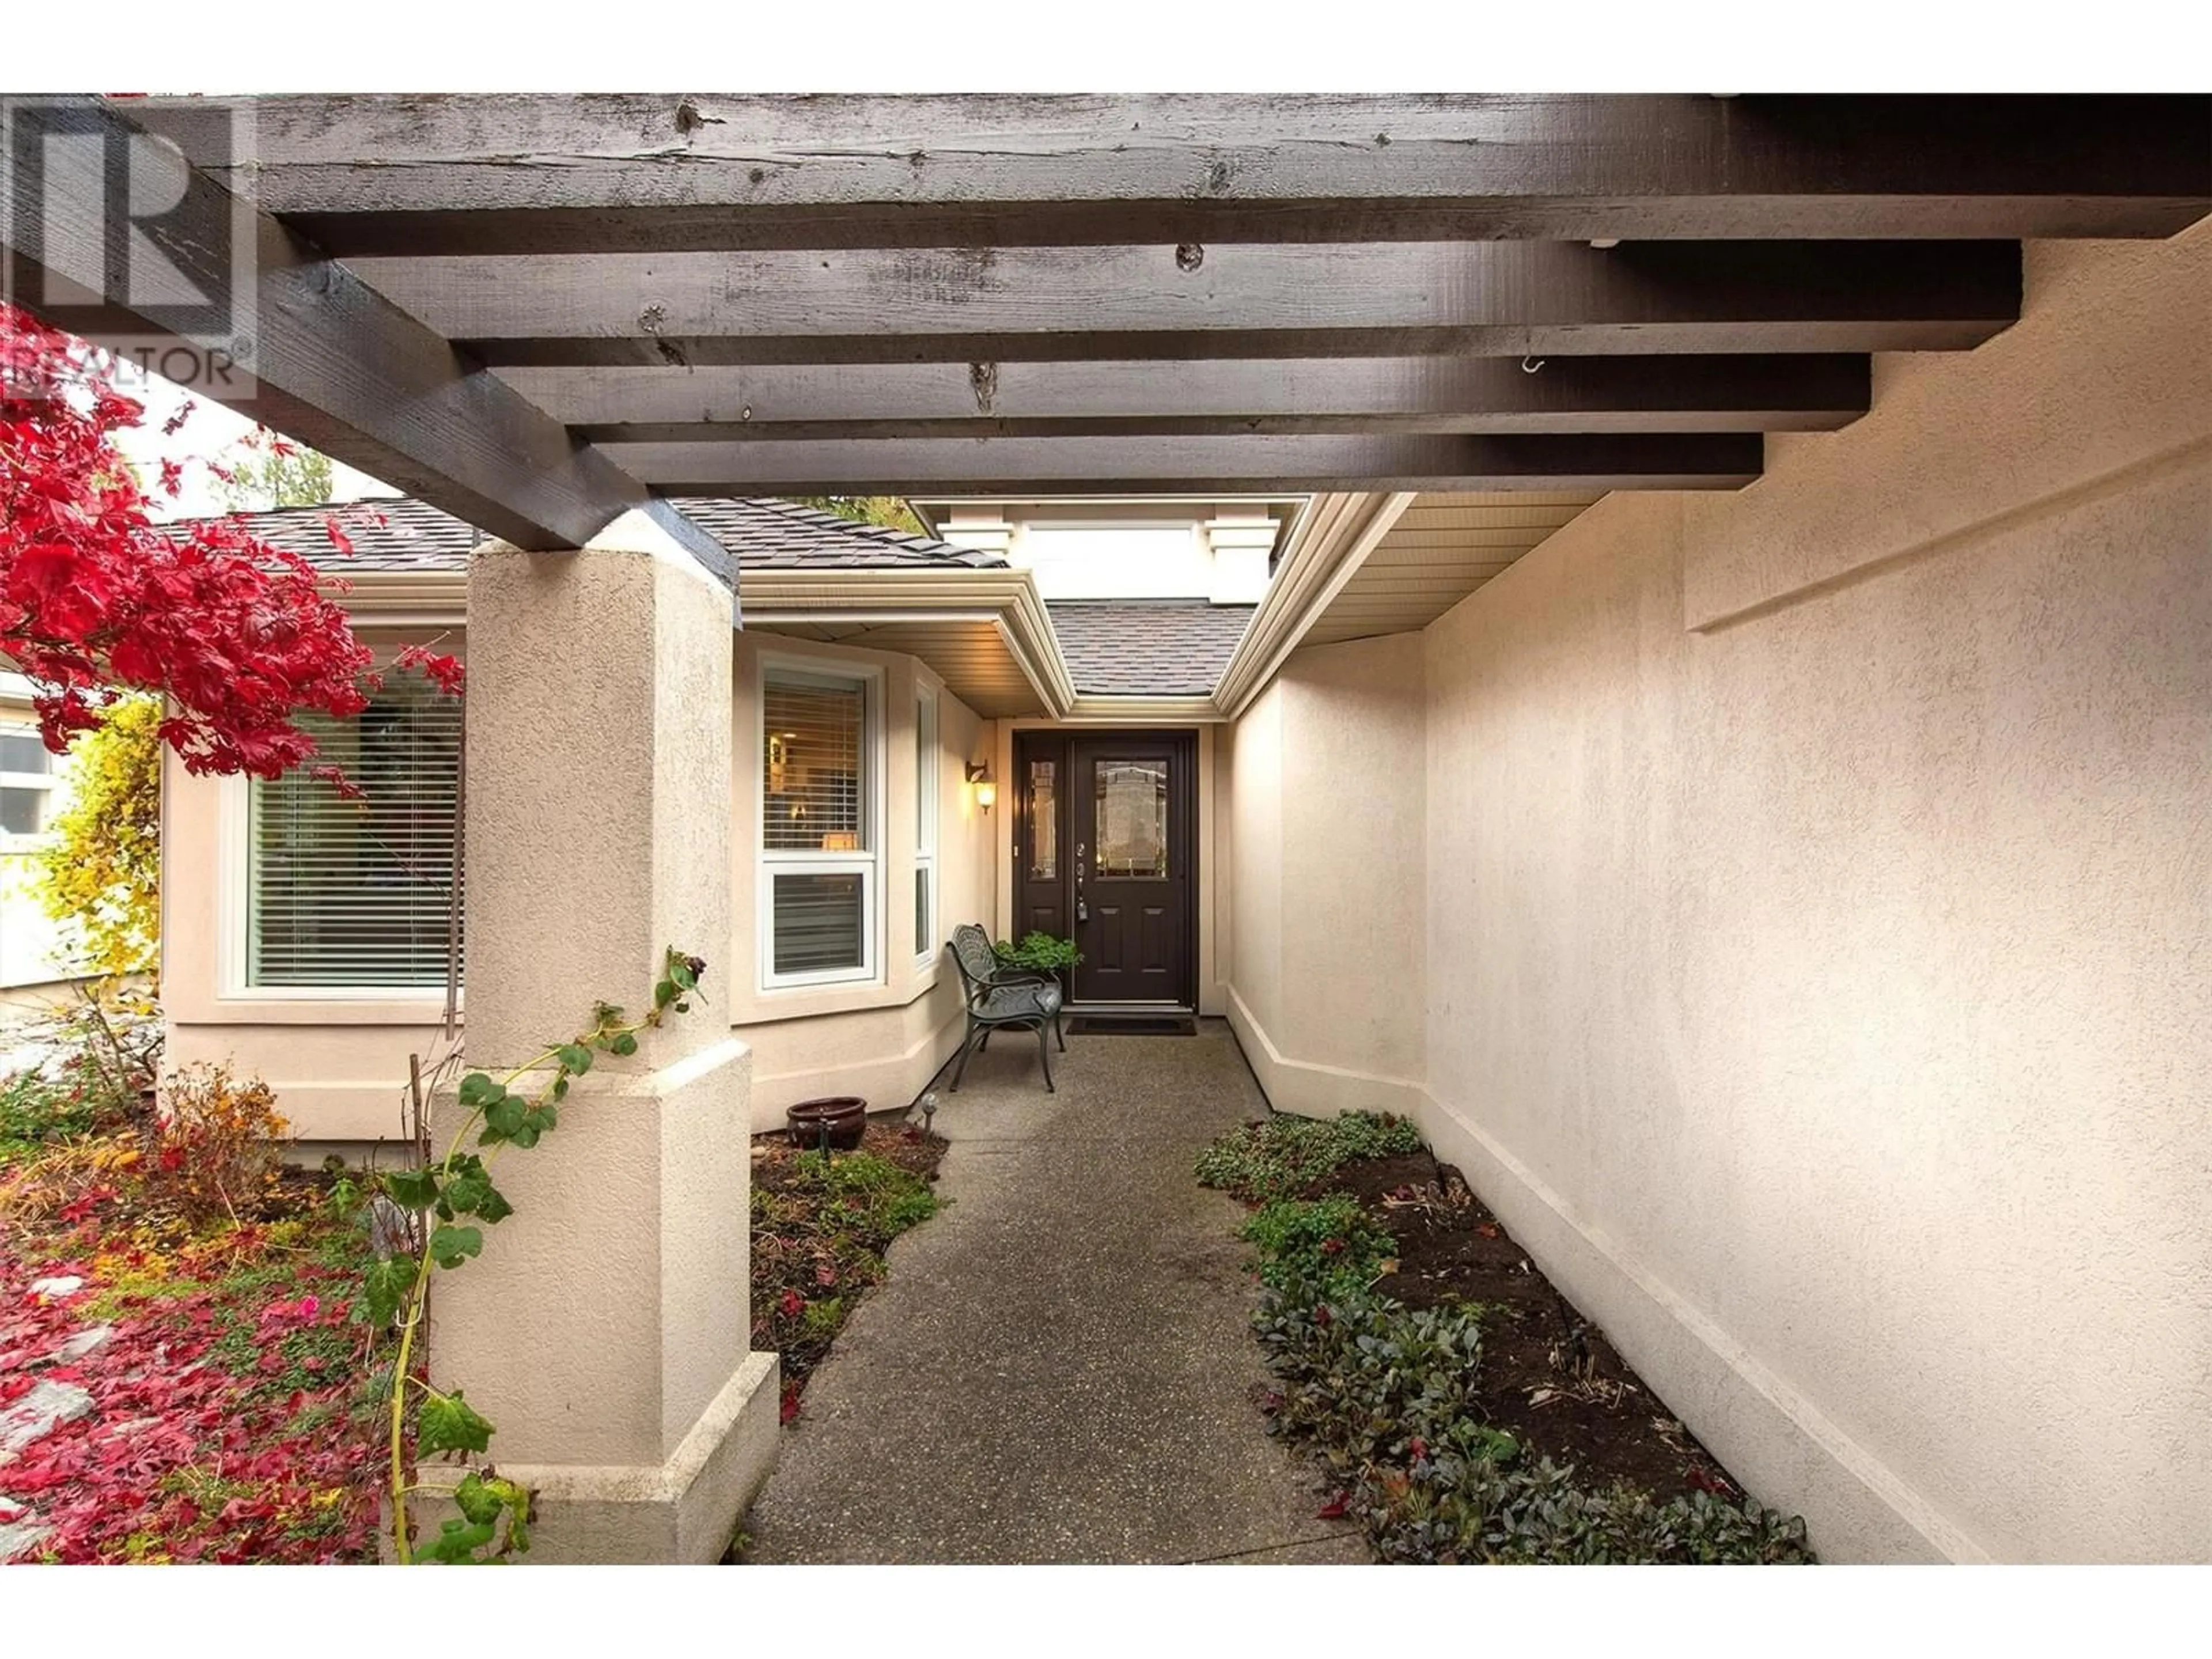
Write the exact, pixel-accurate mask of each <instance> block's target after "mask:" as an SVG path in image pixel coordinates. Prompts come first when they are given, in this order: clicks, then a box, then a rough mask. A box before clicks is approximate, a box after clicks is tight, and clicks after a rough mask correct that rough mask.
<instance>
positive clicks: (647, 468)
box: [613, 433, 1763, 495]
mask: <svg viewBox="0 0 2212 1659" xmlns="http://www.w3.org/2000/svg"><path fill="white" fill-rule="evenodd" d="M613 453H615V454H616V455H617V457H618V458H619V459H620V460H621V462H622V464H623V466H624V467H625V468H626V469H627V470H629V471H630V472H632V473H633V474H635V476H636V477H641V478H643V479H645V480H647V482H648V483H651V484H652V485H653V488H654V489H657V490H659V491H660V492H662V493H663V494H665V495H823V494H828V493H838V494H885V495H903V494H906V493H908V492H909V491H915V490H928V491H930V492H932V493H933V494H958V495H967V494H1000V493H1005V492H1009V491H1028V492H1036V493H1040V494H1054V493H1062V492H1066V493H1085V492H1096V491H1099V490H1102V489H1114V490H1119V489H1128V490H1132V491H1142V492H1148V493H1188V494H1203V493H1206V492H1207V491H1213V490H1228V489H1235V490H1256V489H1267V490H1277V489H1279V490H1309V489H1315V490H1335V489H1358V490H1384V489H1388V490H1405V489H1430V490H1444V489H1468V490H1472V489H1591V490H1606V489H1739V488H1741V486H1742V485H1744V484H1747V483H1750V482H1751V481H1752V480H1753V479H1754V478H1756V477H1758V476H1759V469H1760V466H1761V465H1762V462H1763V441H1762V440H1761V439H1760V437H1759V435H1758V434H1757V433H1656V434H1644V433H1638V434H1626V435H1624V434H1614V433H1598V434H1591V435H1586V436H1556V435H1514V436H1505V437H1418V438H1315V437H1287V438H1278V437H1244V438H1085V439H1079V440H1064V439H1056V438H988V439H981V440H976V439H957V440H947V439H885V440H877V441H860V442H852V443H814V442H803V441H802V442H789V443H776V442H770V443H708V444H623V445H620V446H616V447H614V450H613Z"/></svg>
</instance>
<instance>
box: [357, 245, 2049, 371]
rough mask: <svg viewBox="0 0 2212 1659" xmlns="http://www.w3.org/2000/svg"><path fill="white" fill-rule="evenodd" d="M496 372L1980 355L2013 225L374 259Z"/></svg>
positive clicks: (2015, 280)
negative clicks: (1191, 253)
mask: <svg viewBox="0 0 2212 1659" xmlns="http://www.w3.org/2000/svg"><path fill="white" fill-rule="evenodd" d="M358 269H359V270H360V271H361V274H362V276H363V277H364V278H365V279H366V280H368V281H369V282H371V283H374V284H376V285H377V286H378V287H379V288H380V289H382V290H384V291H385V292H386V293H388V294H390V295H392V298H393V299H395V300H397V301H398V302H399V303H400V304H402V305H404V306H405V307H407V308H408V309H409V310H410V311H412V312H414V313H416V315H418V316H420V317H422V319H424V320H425V321H427V322H428V323H429V324H430V325H431V326H432V327H434V328H436V329H439V330H441V331H443V332H445V333H446V334H447V335H448V336H449V337H452V338H453V339H454V340H456V341H458V342H459V343H462V344H463V346H464V347H465V349H467V350H469V351H470V352H471V353H472V354H475V355H476V356H478V357H480V358H481V359H482V360H483V362H487V363H489V364H491V365H493V366H495V367H510V366H524V365H526V366H532V367H543V366H549V365H550V366H563V365H565V366H580V365H598V364H623V363H643V364H659V365H661V366H664V367H677V368H690V367H702V366H706V365H709V364H748V363H752V364H767V363H808V362H817V363H818V362H831V363H854V362H879V363H887V362H966V363H996V362H1086V361H1090V362H1119V361H1128V360H1133V359H1163V358H1164V359H1171V360H1177V361H1182V360H1193V361H1196V360H1204V359H1209V358H1308V357H1339V356H1358V357H1371V356H1425V355H1437V354H1457V355H1467V356H1493V357H1495V356H1521V355H1523V354H1529V353H1538V354H1549V353H1561V354H1568V355H1576V356H1591V355H1608V354H1617V355H1622V356H1645V355H1668V354H1679V353H1697V352H1729V353H1739V352H1750V353H1771V352H1783V353H1791V352H1866V351H1891V350H1907V351H1911V350H1948V349H1965V348H1968V347H1972V346H1974V345H1978V344H1979V343H1981V342H1983V341H1984V340H1986V339H1988V338H1989V337H1990V336H1991V335H1993V334H1995V333H1996V332H1997V331H2000V330H2002V329H2003V328H2005V327H2008V326H2009V325H2011V324H2012V323H2013V322H2015V320H2017V319H2018V317H2019V314H2020V294H2021V252H2020V247H2019V245H2018V244H2017V243H2014V242H1833V243H1820V242H1727V243H1712V242H1644V243H1638V244H1635V245H1632V246H1622V247H1618V248H1609V249H1597V248H1592V247H1589V246H1584V245H1583V244H1580V243H1571V242H1467V243H1452V244H1429V243H1421V244H1413V245H1396V246H1392V245H1378V244H1362V245H1357V246H1277V245H1272V244H1271V245H1266V246H1227V247H1221V248H1217V249H1214V250H1212V252H1209V253H1207V254H1206V255H1204V256H1203V257H1201V258H1196V259H1186V258H1182V257H1179V256H1178V255H1177V254H1176V251H1175V250H1174V249H1172V248H1164V247H1113V248H1086V249H1068V248H1012V249H981V250H962V249H932V250H927V251H925V252H912V251H908V252H899V251H896V250H891V251H884V250H869V251H866V252H852V253H748V254H735V255H714V254H698V253H677V254H668V255H659V256H653V257H651V258H641V257H638V256H635V255H623V254H609V255H605V256H602V257H599V258H580V257H570V256H550V257H547V258H532V259H425V260H388V259H387V260H368V261H362V262H361V264H360V265H359V267H358Z"/></svg>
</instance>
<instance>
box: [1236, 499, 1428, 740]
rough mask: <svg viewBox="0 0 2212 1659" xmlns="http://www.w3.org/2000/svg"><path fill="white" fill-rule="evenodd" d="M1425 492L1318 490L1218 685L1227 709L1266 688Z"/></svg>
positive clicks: (1238, 708)
mask: <svg viewBox="0 0 2212 1659" xmlns="http://www.w3.org/2000/svg"><path fill="white" fill-rule="evenodd" d="M1417 499H1419V497H1418V495H1417V494H1416V493H1414V492H1410V491H1409V492H1402V493H1400V494H1396V495H1317V496H1316V497H1315V498H1314V500H1313V502H1312V504H1311V506H1310V508H1309V509H1308V511H1307V512H1306V513H1304V515H1303V517H1302V518H1301V519H1300V520H1299V523H1298V526H1297V533H1296V535H1295V536H1294V537H1293V538H1292V540H1291V546H1290V548H1289V549H1288V550H1287V551H1285V554H1284V555H1283V557H1282V561H1281V562H1280V563H1279V565H1278V566H1277V567H1276V570H1275V576H1274V580H1273V581H1271V582H1270V583H1268V585H1267V597H1266V598H1264V599H1261V601H1260V608H1259V610H1258V611H1255V612H1254V613H1253V617H1252V621H1251V623H1250V625H1249V627H1247V628H1246V629H1245V630H1244V637H1243V639H1241V640H1239V641H1237V649H1236V651H1235V653H1233V654H1232V655H1231V657H1230V659H1229V665H1228V666H1227V667H1225V668H1224V669H1223V670H1222V671H1221V678H1220V679H1219V680H1218V681H1217V682H1216V683H1215V685H1214V688H1213V701H1214V702H1215V703H1216V704H1217V705H1218V707H1219V708H1220V710H1221V713H1222V714H1223V716H1224V717H1225V718H1226V719H1231V720H1233V719H1235V718H1236V717H1237V715H1238V714H1243V712H1244V708H1245V706H1246V705H1247V704H1248V703H1249V702H1251V701H1252V699H1253V698H1255V697H1256V696H1259V695H1260V693H1261V691H1263V690H1266V689H1267V682H1268V681H1270V680H1271V679H1273V678H1274V676H1275V671H1276V670H1277V669H1279V668H1280V667H1281V666H1282V665H1283V659H1285V658H1286V657H1288V656H1289V655H1290V654H1291V652H1293V651H1295V650H1296V649H1297V647H1298V642H1299V641H1301V640H1303V639H1304V637H1305V635H1306V633H1307V631H1308V630H1309V629H1311V628H1312V627H1313V625H1314V624H1315V623H1316V622H1318V621H1320V620H1321V616H1322V612H1323V611H1326V610H1328V606H1329V604H1330V602H1331V601H1332V600H1333V599H1335V598H1336V596H1337V594H1338V593H1340V592H1342V591H1343V589H1344V585H1345V584H1346V582H1348V581H1350V580H1352V577H1353V575H1355V574H1357V573H1358V569H1359V567H1360V566H1361V565H1363V564H1364V563H1365V562H1367V556H1368V555H1369V554H1370V553H1372V552H1373V551H1374V550H1375V548H1376V544H1379V543H1380V542H1381V541H1382V539H1383V537H1384V536H1386V535H1388V534H1389V531H1390V527H1391V526H1393V525H1395V524H1396V523H1397V522H1398V520H1399V519H1400V517H1401V515H1402V514H1403V513H1405V511H1406V509H1407V507H1411V506H1412V505H1413V502H1414V501H1416V500H1417Z"/></svg>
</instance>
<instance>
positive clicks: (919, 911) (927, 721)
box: [914, 687, 939, 972]
mask: <svg viewBox="0 0 2212 1659" xmlns="http://www.w3.org/2000/svg"><path fill="white" fill-rule="evenodd" d="M938 773H939V763H938V758H937V695H936V693H934V692H933V691H931V690H929V689H928V688H927V687H924V688H923V689H922V690H921V691H919V692H918V693H916V694H915V700H914V823H915V832H914V961H915V967H916V968H918V969H921V970H922V971H924V972H927V970H928V969H929V966H930V964H931V963H933V962H935V961H936V960H937V935H938V932H939V928H938V926H937V794H938V787H939V786H938Z"/></svg>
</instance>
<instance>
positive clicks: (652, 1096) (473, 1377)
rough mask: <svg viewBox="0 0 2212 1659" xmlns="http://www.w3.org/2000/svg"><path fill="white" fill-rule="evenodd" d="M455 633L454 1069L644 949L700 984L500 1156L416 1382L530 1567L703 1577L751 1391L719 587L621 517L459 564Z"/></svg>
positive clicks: (576, 1018)
mask: <svg viewBox="0 0 2212 1659" xmlns="http://www.w3.org/2000/svg"><path fill="white" fill-rule="evenodd" d="M468 615H469V641H468V647H469V648H468V655H469V689H468V757H467V758H468V799H467V823H468V897H467V902H468V938H467V977H466V987H467V990H466V997H467V1000H466V1005H465V1015H466V1019H467V1048H468V1054H469V1059H470V1060H471V1063H472V1064H474V1065H477V1066H513V1065H519V1064H520V1063H522V1062H523V1061H525V1060H528V1059H530V1058H532V1056H533V1055H535V1054H538V1053H540V1052H542V1051H543V1050H544V1048H545V1047H546V1046H547V1045H548V1044H549V1043H552V1042H565V1041H567V1040H568V1038H569V1037H571V1036H574V1034H575V1033H576V1032H577V1031H579V1030H581V1029H583V1028H585V1027H586V1026H588V1024H590V1020H591V1015H592V1006H593V1004H594V1003H595V1002H598V1001H599V1000H605V1001H608V1002H612V1003H617V1004H619V1005H621V1006H623V1007H625V1008H629V1009H631V1010H633V1011H641V1010H642V1009H644V1008H645V1007H647V1006H650V1000H651V995H652V988H653V981H654V980H655V979H656V977H658V975H659V971H660V966H661V962H662V957H663V953H664V951H665V949H666V948H667V947H668V946H670V945H675V946H678V947H679V948H680V949H682V950H684V951H687V952H690V953H692V954H696V955H698V956H702V957H705V958H706V959H707V963H708V967H707V971H706V975H705V977H704V979H703V981H702V995H701V996H699V997H697V998H695V999H694V1000H693V1006H692V1012H690V1013H689V1014H686V1015H675V1016H671V1020H670V1023H669V1024H667V1025H666V1026H665V1028H664V1029H663V1030H659V1031H649V1032H647V1033H645V1034H644V1035H643V1036H642V1038H641V1045H640V1048H639V1051H638V1053H637V1054H636V1055H635V1057H633V1058H631V1059H629V1060H616V1059H613V1058H611V1057H608V1056H601V1057H600V1058H599V1063H598V1064H597V1065H595V1066H593V1068H592V1071H591V1073H589V1074H588V1075H587V1076H586V1077H584V1078H581V1079H578V1080H577V1082H576V1084H575V1085H574V1087H573V1088H572V1089H571V1091H570V1092H569V1094H568V1098H567V1099H566V1100H565V1101H563V1102H562V1105H561V1115H560V1125H559V1127H558V1128H557V1129H556V1130H555V1131H554V1132H553V1133H551V1134H549V1135H548V1136H546V1137H545V1138H544V1140H543V1141H541V1142H540V1143H539V1144H538V1146H536V1147H535V1148H532V1149H530V1150H527V1151H526V1150H523V1149H521V1148H519V1147H510V1148H507V1149H505V1150H504V1151H503V1152H501V1156H500V1158H499V1161H498V1164H497V1165H496V1166H495V1173H496V1175H497V1178H498V1180H499V1183H500V1186H501V1188H502V1190H504V1191H505V1192H506V1193H507V1195H508V1196H509V1198H511V1199H512V1200H513V1203H514V1206H515V1212H514V1214H513V1216H512V1217H510V1218H508V1219H507V1220H506V1221H504V1222H502V1223H501V1224H500V1225H498V1226H496V1227H495V1228H491V1229H489V1230H487V1236H486V1239H485V1244H484V1249H483V1255H482V1256H481V1257H479V1258H478V1259H477V1261H472V1262H471V1263H470V1264H468V1266H467V1267H465V1268H464V1269H462V1270H460V1271H458V1272H454V1273H440V1274H439V1275H438V1276H437V1283H436V1286H435V1295H434V1300H433V1304H432V1312H433V1325H432V1332H431V1349H430V1354H431V1365H432V1369H433V1372H434V1375H435V1376H436V1378H437V1379H438V1382H439V1384H440V1386H441V1387H442V1388H447V1389H452V1388H454V1387H457V1386H458V1387H460V1388H463V1389H466V1390H467V1394H468V1399H469V1401H470V1403H471V1405H473V1406H475V1407H477V1408H478V1409H479V1410H481V1411H482V1412H483V1413H484V1415H485V1416H487V1417H488V1418H489V1419H491V1421H492V1422H493V1424H494V1425H495V1428H496V1433H495V1437H494V1439H493V1442H492V1448H491V1451H492V1456H493V1458H494V1459H495V1462H497V1464H498V1466H499V1468H500V1469H501V1472H502V1473H504V1474H508V1475H510V1476H512V1477H513V1478H516V1479H519V1480H522V1481H524V1482H525V1483H526V1484H527V1485H529V1486H532V1487H534V1488H535V1489H536V1490H537V1492H538V1527H537V1528H536V1530H535V1537H534V1547H533V1549H532V1554H531V1557H530V1559H533V1560H551V1561H575V1560H586V1561H678V1560H687V1561H708V1560H713V1559H716V1558H717V1557H719V1556H720V1553H721V1552H722V1550H723V1548H724V1547H725V1546H726V1544H727V1542H728V1540H729V1535H730V1531H731V1528H732V1525H733V1524H734V1522H736V1520H737V1518H738V1516H739V1515H740V1514H741V1513H742V1511H743V1510H744V1506H745V1505H746V1504H748V1503H749V1502H750V1499H751V1497H752V1494H753V1493H754V1492H755V1491H756V1490H757V1488H758V1486H759V1484H760V1482H761V1481H762V1480H763V1479H764V1478H765V1477H766V1475H767V1473H768V1468H769V1463H770V1462H771V1461H772V1459H773V1457H774V1455H775V1434H776V1396H777V1389H776V1362H775V1356H774V1355H772V1354H764V1353H751V1352H748V1336H749V1333H750V1318H749V1316H748V1310H747V1304H748V1298H747V1271H746V1269H747V1224H748V1206H749V1201H750V1193H749V1190H748V1188H749V1185H750V1149H749V1146H748V1139H747V1134H748V1116H747V1107H748V1103H749V1102H748V1095H749V1091H750V1076H751V1060H750V1053H749V1051H748V1050H747V1048H746V1047H745V1045H744V1043H743V1042H738V1041H737V1040H735V1039H734V1038H732V1036H731V1032H730V1020H729V1012H728V1011H729V1007H730V996H729V988H730V986H731V983H732V979H733V977H734V976H735V972H736V970H735V969H734V968H733V965H732V963H730V962H729V961H728V960H726V953H727V951H728V950H729V940H730V929H731V917H730V881H731V852H732V848H731V824H730V766H731V713H732V710H731V696H732V684H731V664H732V655H733V647H732V631H731V629H732V601H731V596H730V593H729V591H728V590H727V589H726V587H725V586H722V585H721V583H720V582H719V581H718V580H716V579H714V577H713V576H711V575H709V574H708V573H707V572H706V571H705V570H703V569H702V568H701V567H700V566H699V565H698V564H697V563H696V562H695V561H694V560H693V559H692V558H691V557H690V555H689V554H687V553H686V552H684V550H683V549H682V548H681V547H679V546H678V544H676V543H675V541H674V540H673V539H671V538H670V536H669V535H668V533H667V532H665V530H663V529H662V528H661V527H660V526H659V525H657V524H655V523H654V522H653V520H650V519H649V518H647V517H646V516H645V515H644V514H642V513H631V514H629V515H626V516H625V517H624V518H623V519H622V520H618V521H617V523H616V524H614V525H613V526H611V527H610V528H609V529H608V530H607V531H606V532H604V533H603V534H602V535H601V536H600V537H599V538H598V539H597V540H595V541H594V542H593V543H592V545H591V546H590V547H588V548H586V549H585V550H580V551H577V552H569V553H524V552H520V551H518V550H514V549H513V548H511V547H507V546H504V545H501V544H494V545H492V546H490V547H488V548H485V549H483V550H479V551H478V552H477V554H476V555H475V556H473V557H472V559H471V562H470V574H469V609H468ZM453 1109H454V1108H453V1107H452V1106H451V1105H450V1104H442V1105H441V1113H442V1114H443V1115H448V1117H449V1116H450V1114H451V1113H452V1111H453Z"/></svg>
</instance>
